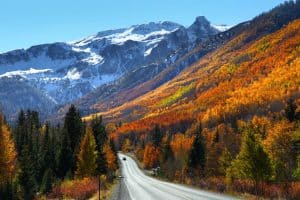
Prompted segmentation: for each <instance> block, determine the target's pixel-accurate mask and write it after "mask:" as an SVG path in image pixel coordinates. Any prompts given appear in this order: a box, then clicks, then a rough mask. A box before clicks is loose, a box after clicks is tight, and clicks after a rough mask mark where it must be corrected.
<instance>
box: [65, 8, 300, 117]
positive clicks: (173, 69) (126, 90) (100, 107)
mask: <svg viewBox="0 0 300 200" xmlns="http://www.w3.org/2000/svg"><path fill="white" fill-rule="evenodd" d="M298 4H299V3H298ZM298 4H296V3H294V2H287V3H285V4H282V5H280V6H278V7H276V8H274V9H272V10H271V11H269V12H267V13H263V14H261V15H259V16H257V17H255V18H254V19H253V20H251V21H248V22H244V23H241V24H239V25H236V26H234V27H232V28H231V29H229V30H227V31H225V32H221V33H218V34H215V35H213V36H210V37H209V38H208V39H207V40H205V41H203V42H200V43H199V44H196V45H195V48H194V49H191V50H189V51H181V50H182V49H178V51H177V54H176V55H180V56H177V57H175V59H173V62H169V65H167V66H165V67H162V66H160V65H157V66H159V67H160V69H163V70H159V73H158V74H155V73H154V74H153V73H149V72H148V71H145V72H147V74H149V77H151V78H149V77H148V76H145V74H146V73H143V72H141V73H139V71H137V72H136V73H135V74H130V75H128V76H125V77H123V79H121V81H120V82H117V83H113V84H110V85H107V86H104V87H100V88H98V89H97V90H95V91H94V92H93V93H90V94H88V95H87V96H85V97H83V98H81V99H80V100H79V101H76V102H74V103H75V104H76V105H77V106H79V107H80V108H81V110H83V111H84V114H88V113H93V112H106V111H108V110H109V109H112V108H115V107H118V106H121V105H122V104H124V103H126V102H129V101H132V100H134V99H136V98H139V97H140V96H142V95H144V94H146V93H147V92H150V91H151V90H154V89H155V88H157V87H159V86H160V85H162V84H163V83H165V82H167V81H168V80H171V79H172V78H174V77H175V76H176V75H178V74H179V73H180V72H181V70H183V69H184V68H185V67H187V66H190V65H192V64H193V63H195V62H196V61H197V60H199V59H200V58H201V57H202V56H204V55H206V54H207V53H209V52H211V51H214V50H216V49H217V48H219V47H221V46H222V45H224V44H226V43H227V42H228V41H230V40H231V39H232V38H235V37H237V36H239V35H241V34H244V37H243V39H242V41H240V42H239V43H238V45H241V46H242V45H245V44H247V43H249V42H252V41H254V40H256V39H257V38H260V37H262V36H264V35H267V34H269V33H272V32H274V31H276V30H278V29H280V28H281V27H283V26H285V25H286V24H287V23H289V22H290V21H292V20H294V19H297V18H299V17H300V16H299V6H298ZM198 20H200V21H201V20H203V18H201V17H200V18H198ZM194 24H197V23H196V22H195V23H194ZM192 26H193V25H192ZM192 26H191V27H192ZM236 48H239V47H238V46H237V47H236ZM173 58H174V57H173ZM160 71H161V72H160ZM134 76H139V77H143V78H142V79H143V80H146V81H145V82H142V81H141V82H136V84H133V85H128V84H126V83H127V82H128V80H132V77H134ZM139 80H140V79H139ZM130 83H132V82H130ZM108 88H109V89H108ZM64 110H66V109H65V108H64V109H62V110H61V112H62V113H63V112H64ZM129 120H130V119H129Z"/></svg>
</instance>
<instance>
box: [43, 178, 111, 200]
mask: <svg viewBox="0 0 300 200" xmlns="http://www.w3.org/2000/svg"><path fill="white" fill-rule="evenodd" d="M103 185H105V184H104V183H103ZM97 190H98V180H97V178H83V179H77V180H65V181H63V182H62V183H61V184H60V185H58V186H56V187H54V188H53V191H52V192H51V193H50V194H49V196H48V198H51V199H55V198H65V197H66V198H72V199H87V198H90V197H92V196H93V195H94V194H95V193H96V192H97Z"/></svg>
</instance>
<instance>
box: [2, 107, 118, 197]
mask: <svg viewBox="0 0 300 200" xmlns="http://www.w3.org/2000/svg"><path fill="white" fill-rule="evenodd" d="M0 163H1V165H0V197H1V198H0V199H25V200H27V199H28V200H30V199H36V198H38V199H44V198H52V199H55V198H59V199H60V198H62V197H68V198H74V199H86V198H89V197H92V195H95V194H96V192H97V191H98V184H99V183H98V182H99V180H98V179H100V184H101V186H100V187H101V189H102V190H105V189H106V188H107V187H108V186H109V184H110V183H112V182H113V180H114V177H115V171H116V170H117V168H118V163H117V155H116V148H115V146H114V143H113V141H111V140H110V139H109V137H108V135H107V132H106V130H105V126H104V125H103V123H102V118H101V117H98V116H95V117H94V118H93V120H91V121H90V122H88V123H87V122H85V121H82V119H81V116H80V114H79V111H78V110H77V109H76V108H75V107H74V106H71V107H70V108H69V111H68V112H67V114H66V116H65V118H64V122H63V125H59V124H58V125H52V124H50V123H49V122H46V123H45V124H42V123H41V121H40V119H39V113H37V112H35V111H31V110H27V111H20V113H19V115H18V119H17V122H16V123H15V125H13V126H9V125H8V124H7V122H6V120H5V118H4V117H3V116H2V115H1V119H0ZM102 193H105V191H103V192H102Z"/></svg>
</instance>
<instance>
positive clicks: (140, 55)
mask: <svg viewBox="0 0 300 200" xmlns="http://www.w3.org/2000/svg"><path fill="white" fill-rule="evenodd" d="M218 32H219V31H218V30H217V29H215V28H213V27H212V26H211V25H210V23H209V22H208V21H207V20H206V19H205V18H204V17H199V18H197V20H196V22H195V23H194V24H193V25H192V26H191V27H188V28H185V27H183V26H181V25H179V24H176V23H173V22H159V23H154V22H151V23H148V24H142V25H134V26H131V27H129V28H123V29H117V30H108V31H103V32H99V33H97V34H95V35H93V36H90V37H88V38H85V39H82V40H79V41H75V42H70V43H53V44H42V45H37V46H33V47H31V48H29V49H26V50H23V49H22V50H15V51H11V52H7V53H3V54H0V82H1V81H5V80H6V79H11V80H18V79H20V78H22V79H24V80H26V81H27V84H28V85H29V86H31V87H34V88H35V90H37V91H38V92H39V93H41V94H43V96H44V98H45V99H43V101H51V102H52V103H51V106H49V107H57V106H61V105H64V104H66V103H68V102H71V101H74V100H77V99H78V98H80V97H82V96H84V95H86V94H88V93H90V92H92V91H94V90H95V89H96V88H97V87H99V86H102V85H105V84H109V83H113V82H119V83H121V82H126V84H127V85H137V84H139V83H141V82H143V81H145V80H148V79H150V78H152V77H153V76H155V75H156V74H157V73H159V72H160V71H161V70H162V69H163V68H164V67H165V66H166V65H169V64H170V62H172V60H173V59H174V58H173V57H176V51H177V49H180V48H181V49H184V51H189V49H191V48H192V47H193V45H195V44H197V43H199V42H201V41H204V40H206V39H207V38H208V37H209V36H210V35H214V34H216V33H218ZM177 56H179V55H177ZM167 57H168V59H167ZM141 74H143V75H146V76H145V77H144V76H141ZM126 77H130V78H126ZM104 88H106V87H105V86H104ZM13 90H18V88H12V91H13ZM109 90H111V89H106V92H108V91H109ZM12 91H7V92H12ZM29 94H30V93H29ZM20 98H22V97H20ZM24 100H25V99H24ZM1 101H3V102H6V101H5V99H0V102H1ZM19 103H20V102H19ZM19 103H17V102H14V100H13V99H11V104H15V107H16V108H24V106H25V104H24V105H22V101H21V104H19ZM3 104H5V103H3ZM4 107H5V105H4ZM25 107H26V106H25ZM6 111H7V112H6V113H5V114H7V115H11V114H13V112H10V110H9V109H7V110H6Z"/></svg>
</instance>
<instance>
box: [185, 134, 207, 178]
mask: <svg viewBox="0 0 300 200" xmlns="http://www.w3.org/2000/svg"><path fill="white" fill-rule="evenodd" d="M205 164H206V150H205V140H204V137H203V136H202V133H201V132H200V133H198V134H196V137H195V139H194V141H193V144H192V148H191V150H190V152H189V155H188V160H187V167H188V168H189V169H190V170H191V172H192V173H193V172H194V171H195V172H196V173H197V174H198V173H200V174H201V175H204V174H203V173H204V169H205Z"/></svg>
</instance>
